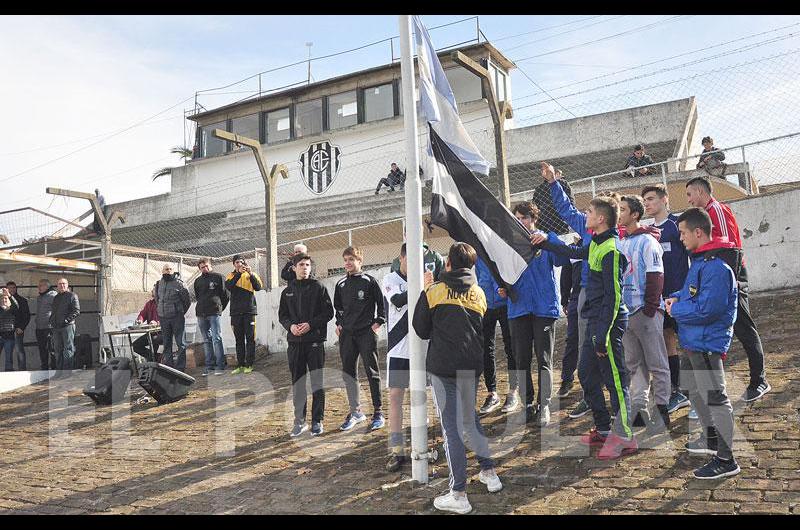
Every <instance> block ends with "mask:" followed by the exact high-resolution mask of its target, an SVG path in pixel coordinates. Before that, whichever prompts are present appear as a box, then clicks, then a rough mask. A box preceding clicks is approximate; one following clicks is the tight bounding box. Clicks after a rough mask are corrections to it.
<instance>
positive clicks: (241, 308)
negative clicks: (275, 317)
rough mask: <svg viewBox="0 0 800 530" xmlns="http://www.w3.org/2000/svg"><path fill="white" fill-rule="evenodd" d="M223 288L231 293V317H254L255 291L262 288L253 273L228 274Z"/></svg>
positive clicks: (259, 279)
mask: <svg viewBox="0 0 800 530" xmlns="http://www.w3.org/2000/svg"><path fill="white" fill-rule="evenodd" d="M225 287H226V288H227V289H228V291H230V293H231V315H256V314H258V310H257V309H256V295H255V292H256V291H260V290H261V289H263V288H264V284H263V283H262V282H261V278H259V277H258V274H256V273H255V272H250V273H247V272H236V271H233V272H230V273H228V277H227V278H225Z"/></svg>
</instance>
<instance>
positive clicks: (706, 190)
mask: <svg viewBox="0 0 800 530" xmlns="http://www.w3.org/2000/svg"><path fill="white" fill-rule="evenodd" d="M711 193H712V186H711V182H710V181H709V180H708V179H707V178H704V177H697V178H693V179H692V180H690V181H689V182H687V183H686V198H687V200H688V202H689V204H691V205H692V206H694V207H696V208H703V209H704V210H705V211H706V212H708V215H709V216H711V223H712V227H713V228H712V232H711V236H712V239H717V238H725V239H727V240H728V241H730V242H731V243H733V244H734V248H725V249H722V250H720V251H719V256H720V257H721V258H722V259H723V260H725V263H727V264H728V266H729V267H730V268H731V269H732V270H733V272H734V274H735V275H736V280H737V281H738V283H739V285H738V287H739V293H738V300H739V305H738V308H737V312H736V322H735V323H734V325H733V333H734V335H736V338H737V339H739V342H741V343H742V347H743V348H744V351H745V352H747V362H748V364H749V365H750V384H749V385H748V386H747V389H746V390H745V393H744V396H742V399H743V400H744V401H755V400H756V399H758V398H760V397H761V396H763V395H764V394H766V393H767V392H769V391H770V390H771V389H772V387H771V386H770V384H769V383H768V382H767V379H766V373H765V372H764V347H763V346H762V345H761V337H760V335H759V333H758V330H757V329H756V324H755V322H754V321H753V317H752V316H751V315H750V302H749V297H748V293H749V292H750V289H749V288H748V286H747V268H746V267H745V263H744V253H743V251H742V236H741V233H740V232H739V225H738V223H737V222H736V217H735V216H734V215H733V212H732V211H731V209H730V208H729V207H728V205H727V204H722V203H720V202H719V201H717V200H716V199H715V198H714V197H713V196H712V195H711ZM678 333H680V328H679V329H678Z"/></svg>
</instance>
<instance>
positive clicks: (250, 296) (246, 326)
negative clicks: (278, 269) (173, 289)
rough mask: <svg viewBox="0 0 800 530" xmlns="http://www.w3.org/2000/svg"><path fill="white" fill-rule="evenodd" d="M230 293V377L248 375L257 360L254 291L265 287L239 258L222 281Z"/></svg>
mask: <svg viewBox="0 0 800 530" xmlns="http://www.w3.org/2000/svg"><path fill="white" fill-rule="evenodd" d="M225 287H226V288H227V289H228V291H230V293H231V296H230V298H231V309H230V313H231V326H232V327H233V336H234V337H235V338H236V368H235V369H234V370H233V372H231V373H233V374H250V373H252V372H253V363H254V362H255V360H256V314H258V306H257V305H256V291H260V290H261V289H263V287H264V283H263V282H262V281H261V278H260V277H259V276H258V274H256V273H255V272H253V269H251V268H250V265H248V264H247V262H246V261H245V260H244V258H242V257H241V256H240V255H239V254H237V255H235V256H234V257H233V271H232V272H229V273H228V276H227V278H225Z"/></svg>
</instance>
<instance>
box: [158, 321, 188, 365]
mask: <svg viewBox="0 0 800 530" xmlns="http://www.w3.org/2000/svg"><path fill="white" fill-rule="evenodd" d="M185 328H186V319H184V317H183V315H180V316H176V317H170V318H162V319H161V337H162V339H163V340H164V364H166V365H167V366H169V367H171V368H175V369H176V370H179V371H181V372H183V371H185V370H186V339H185V337H184V333H183V332H184V329H185ZM173 336H174V337H175V345H176V346H177V347H178V360H177V364H175V359H174V358H173V356H172V338H173Z"/></svg>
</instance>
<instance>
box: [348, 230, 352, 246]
mask: <svg viewBox="0 0 800 530" xmlns="http://www.w3.org/2000/svg"><path fill="white" fill-rule="evenodd" d="M347 246H348V247H352V246H353V230H352V229H351V230H348V231H347Z"/></svg>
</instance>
